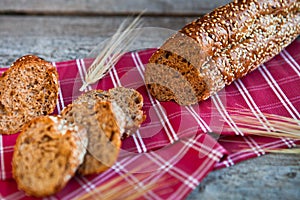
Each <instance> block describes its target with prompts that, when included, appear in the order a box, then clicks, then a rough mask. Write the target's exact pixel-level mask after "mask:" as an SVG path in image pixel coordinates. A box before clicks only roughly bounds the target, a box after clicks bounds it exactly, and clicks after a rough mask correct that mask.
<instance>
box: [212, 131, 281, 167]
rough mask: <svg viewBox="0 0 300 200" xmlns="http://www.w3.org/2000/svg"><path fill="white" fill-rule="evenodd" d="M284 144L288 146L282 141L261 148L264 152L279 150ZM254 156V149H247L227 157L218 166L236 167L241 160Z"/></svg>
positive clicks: (263, 145) (269, 143) (265, 144)
mask: <svg viewBox="0 0 300 200" xmlns="http://www.w3.org/2000/svg"><path fill="white" fill-rule="evenodd" d="M246 137H248V136H246ZM282 144H285V145H286V143H284V142H283V141H282V140H275V141H274V142H268V143H264V144H261V145H260V148H261V149H262V150H264V151H265V150H268V149H278V148H282ZM255 150H256V149H255ZM252 154H253V149H245V150H244V151H237V152H232V153H231V154H230V155H228V157H226V159H225V160H223V161H222V162H220V163H217V166H220V165H221V166H222V165H223V164H224V165H225V166H226V167H230V166H232V165H234V164H235V163H236V162H238V161H239V160H244V158H245V157H247V156H251V155H252ZM256 155H257V154H256ZM259 155H260V154H259ZM229 163H230V164H229Z"/></svg>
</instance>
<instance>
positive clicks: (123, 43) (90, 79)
mask: <svg viewBox="0 0 300 200" xmlns="http://www.w3.org/2000/svg"><path fill="white" fill-rule="evenodd" d="M141 15H142V13H141V14H140V15H138V16H137V17H136V18H135V19H134V20H133V21H132V22H131V23H130V24H129V25H127V24H128V19H126V20H125V21H124V22H123V23H122V24H121V25H120V26H119V28H118V29H117V31H116V33H115V34H114V35H113V36H112V37H111V39H110V40H109V41H108V42H107V43H106V45H105V47H104V48H103V50H102V51H101V52H100V54H99V55H98V56H97V57H96V58H95V60H94V61H93V63H92V64H91V66H90V67H89V68H88V71H87V74H86V76H85V80H84V82H83V85H82V87H81V88H80V89H79V90H80V91H84V90H85V89H86V87H87V86H88V85H90V84H93V83H95V82H97V81H98V80H100V79H101V78H103V77H104V76H105V75H106V73H107V72H108V71H109V70H110V68H111V67H112V66H113V65H115V64H116V63H117V62H118V60H119V59H120V58H121V56H122V55H123V54H124V53H125V52H126V49H128V48H129V46H130V45H131V44H132V43H133V41H134V39H135V38H136V37H137V36H138V34H139V31H133V30H134V29H137V28H139V27H141Z"/></svg>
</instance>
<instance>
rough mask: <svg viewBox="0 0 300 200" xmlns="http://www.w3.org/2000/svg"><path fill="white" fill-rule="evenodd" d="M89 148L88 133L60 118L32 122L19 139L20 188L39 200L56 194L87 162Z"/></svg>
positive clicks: (16, 168) (17, 170)
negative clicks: (84, 159) (86, 154)
mask: <svg viewBox="0 0 300 200" xmlns="http://www.w3.org/2000/svg"><path fill="white" fill-rule="evenodd" d="M86 145H87V134H86V130H85V129H83V128H80V127H78V126H74V125H71V124H69V123H68V122H67V121H65V120H63V119H62V118H60V117H54V116H51V117H50V116H40V117H37V118H35V119H33V120H31V121H30V122H28V123H27V124H26V125H25V126H24V128H23V130H22V132H21V133H20V135H19V136H18V139H17V142H16V145H15V149H14V154H13V160H12V170H13V171H12V172H13V177H14V179H15V180H16V182H17V185H18V188H19V189H20V190H23V191H25V193H26V194H27V195H29V196H35V197H44V196H48V195H52V194H55V193H56V192H58V191H59V190H61V189H62V188H63V187H64V186H65V185H66V184H67V182H68V181H69V180H70V179H71V177H72V176H73V175H74V174H75V172H76V170H77V168H78V166H79V165H80V164H81V163H82V162H83V158H84V155H85V153H86V149H85V146H86Z"/></svg>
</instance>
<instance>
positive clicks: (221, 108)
mask: <svg viewBox="0 0 300 200" xmlns="http://www.w3.org/2000/svg"><path fill="white" fill-rule="evenodd" d="M211 98H212V100H213V103H214V105H215V106H216V108H217V110H218V111H219V113H220V114H221V116H222V117H223V119H224V120H225V122H227V124H228V125H229V126H230V128H231V129H232V130H233V131H234V132H235V134H236V135H241V136H243V135H244V133H243V132H242V131H241V130H240V129H239V128H238V127H237V125H236V124H235V122H234V121H233V119H232V118H231V117H230V115H229V114H228V112H227V110H226V108H225V107H224V105H223V103H222V101H221V99H220V97H219V95H218V94H215V95H214V96H212V97H211Z"/></svg>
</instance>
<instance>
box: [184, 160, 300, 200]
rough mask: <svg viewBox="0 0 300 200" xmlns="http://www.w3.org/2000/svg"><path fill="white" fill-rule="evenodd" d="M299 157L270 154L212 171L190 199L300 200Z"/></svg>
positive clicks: (188, 199)
mask: <svg viewBox="0 0 300 200" xmlns="http://www.w3.org/2000/svg"><path fill="white" fill-rule="evenodd" d="M299 175H300V155H287V154H269V155H264V156H262V157H259V158H255V159H250V160H247V161H244V162H241V163H239V164H237V165H236V166H232V167H229V168H225V169H221V170H217V171H213V172H211V173H210V174H208V176H207V177H205V179H204V180H203V181H202V182H201V183H200V185H199V186H198V187H197V189H195V190H194V191H193V192H192V193H191V194H190V195H189V196H188V198H187V200H196V199H237V200H239V199H299V198H300V190H299V189H297V188H298V186H299V184H300V178H299Z"/></svg>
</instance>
